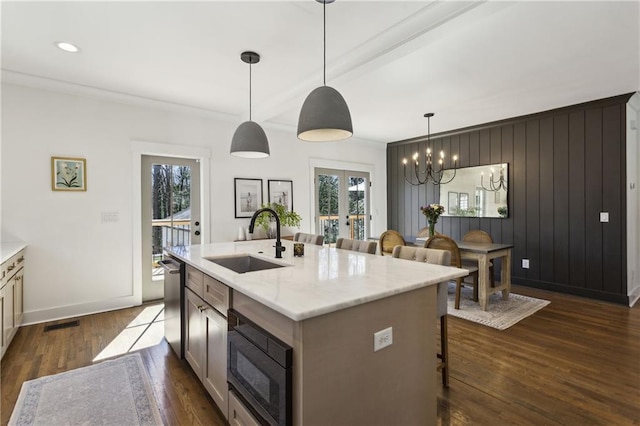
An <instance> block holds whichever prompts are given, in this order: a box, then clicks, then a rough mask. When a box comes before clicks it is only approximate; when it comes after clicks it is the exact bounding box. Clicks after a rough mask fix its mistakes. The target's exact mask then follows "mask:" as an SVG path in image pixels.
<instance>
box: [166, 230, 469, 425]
mask: <svg viewBox="0 0 640 426" xmlns="http://www.w3.org/2000/svg"><path fill="white" fill-rule="evenodd" d="M273 243H274V241H273V240H261V241H246V242H236V243H217V244H207V245H201V246H189V247H173V248H171V249H169V250H168V252H169V254H170V255H171V256H173V257H175V258H177V259H179V260H182V261H184V262H185V263H187V264H188V265H190V266H191V267H193V268H195V269H197V270H199V271H201V272H202V273H204V274H206V276H209V277H211V278H213V279H214V280H217V281H219V282H221V283H223V284H224V285H226V286H228V287H229V289H230V290H229V293H230V296H229V306H230V307H231V308H233V309H234V310H236V311H237V312H239V313H242V315H244V316H246V317H247V318H249V319H250V320H251V321H253V322H255V323H256V324H258V325H260V326H261V327H262V328H264V329H265V330H267V331H268V332H269V333H271V334H272V335H274V336H275V337H277V338H278V339H280V340H281V341H282V342H284V343H286V344H287V345H290V346H291V347H292V348H293V402H292V406H293V417H292V423H293V424H295V425H329V424H331V425H341V424H345V425H346V424H350V425H359V424H367V425H374V424H379V425H388V424H402V425H413V424H415V425H418V424H419V425H431V424H435V422H436V386H437V380H436V341H437V338H436V323H437V321H436V314H435V312H436V306H435V299H436V297H435V296H436V286H434V284H437V283H439V282H442V281H446V280H450V279H454V278H456V277H458V276H461V275H462V274H464V272H461V271H460V270H459V269H456V268H449V267H443V266H438V265H429V264H423V263H418V262H409V261H406V260H400V259H393V258H390V257H387V256H377V255H369V254H363V253H357V252H351V251H346V250H338V249H335V248H333V247H327V246H325V247H320V246H314V245H306V246H305V255H304V256H303V257H293V243H292V242H288V241H285V242H283V245H284V246H285V247H286V251H285V252H284V253H283V258H282V259H274V248H273ZM238 255H250V256H253V257H256V258H260V259H264V260H268V261H269V262H272V263H278V264H281V265H283V267H280V268H275V269H267V270H261V271H255V272H250V273H244V274H239V273H236V272H233V271H231V270H229V269H227V268H225V267H223V266H220V265H218V264H216V263H214V262H212V261H211V260H208V259H207V258H209V259H211V258H214V259H215V258H220V257H228V256H238ZM388 328H392V341H391V345H389V346H386V347H384V348H382V349H380V350H378V351H374V333H376V332H379V331H381V330H385V329H388ZM221 409H222V411H223V412H225V413H226V412H227V410H226V407H224V408H223V407H221Z"/></svg>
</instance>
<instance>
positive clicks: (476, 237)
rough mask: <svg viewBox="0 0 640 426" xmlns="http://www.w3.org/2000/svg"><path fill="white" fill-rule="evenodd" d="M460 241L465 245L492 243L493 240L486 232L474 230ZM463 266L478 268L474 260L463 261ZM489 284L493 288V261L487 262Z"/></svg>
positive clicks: (494, 283)
mask: <svg viewBox="0 0 640 426" xmlns="http://www.w3.org/2000/svg"><path fill="white" fill-rule="evenodd" d="M462 241H464V242H465V243H493V238H491V235H489V234H488V233H487V232H485V231H483V230H481V229H474V230H472V231H469V232H467V233H466V234H464V236H463V237H462ZM462 265H463V266H465V267H466V266H472V265H475V266H478V262H477V261H475V260H463V261H462ZM489 282H490V283H491V287H495V285H496V282H495V274H494V272H493V261H490V262H489Z"/></svg>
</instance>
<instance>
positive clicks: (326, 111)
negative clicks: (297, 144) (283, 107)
mask: <svg viewBox="0 0 640 426" xmlns="http://www.w3.org/2000/svg"><path fill="white" fill-rule="evenodd" d="M351 135H353V125H352V124H351V113H350V112H349V107H348V106H347V103H346V102H345V100H344V98H343V97H342V95H341V94H340V92H338V91H337V90H336V89H334V88H333V87H329V86H320V87H318V88H317V89H315V90H313V91H312V92H311V93H309V96H307V99H305V101H304V104H302V109H301V110H300V117H299V118H298V138H300V139H302V140H304V141H309V142H327V141H339V140H342V139H347V138H349V137H351Z"/></svg>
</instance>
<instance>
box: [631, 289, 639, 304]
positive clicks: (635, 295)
mask: <svg viewBox="0 0 640 426" xmlns="http://www.w3.org/2000/svg"><path fill="white" fill-rule="evenodd" d="M638 300H640V287H636V288H634V289H633V290H631V293H629V307H630V308H633V305H635V304H636V302H637V301H638Z"/></svg>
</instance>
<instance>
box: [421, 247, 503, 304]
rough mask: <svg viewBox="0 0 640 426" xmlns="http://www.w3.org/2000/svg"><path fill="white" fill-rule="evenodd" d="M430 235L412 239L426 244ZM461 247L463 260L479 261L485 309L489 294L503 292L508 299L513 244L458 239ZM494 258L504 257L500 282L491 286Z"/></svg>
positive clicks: (479, 283) (480, 288) (480, 293)
mask: <svg viewBox="0 0 640 426" xmlns="http://www.w3.org/2000/svg"><path fill="white" fill-rule="evenodd" d="M428 239H429V238H428V237H417V238H415V239H414V241H412V242H413V243H414V244H415V245H420V246H424V243H425V242H426V241H427V240H428ZM456 244H457V245H458V248H459V249H460V257H461V258H462V259H463V260H475V261H477V262H478V302H479V303H480V308H481V309H482V310H483V311H486V310H487V307H488V305H489V296H491V295H492V294H494V293H497V292H502V299H503V300H507V299H508V298H509V293H510V292H511V256H512V250H513V244H503V243H472V242H466V241H456ZM493 259H502V270H501V271H500V282H495V283H494V286H491V279H490V276H489V266H490V264H491V261H492V260H493Z"/></svg>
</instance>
